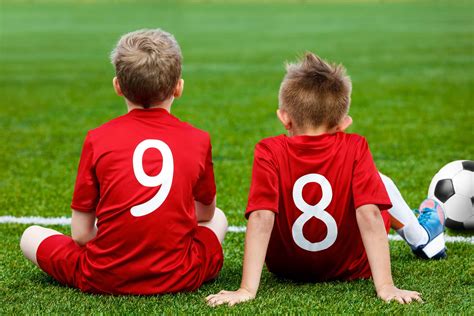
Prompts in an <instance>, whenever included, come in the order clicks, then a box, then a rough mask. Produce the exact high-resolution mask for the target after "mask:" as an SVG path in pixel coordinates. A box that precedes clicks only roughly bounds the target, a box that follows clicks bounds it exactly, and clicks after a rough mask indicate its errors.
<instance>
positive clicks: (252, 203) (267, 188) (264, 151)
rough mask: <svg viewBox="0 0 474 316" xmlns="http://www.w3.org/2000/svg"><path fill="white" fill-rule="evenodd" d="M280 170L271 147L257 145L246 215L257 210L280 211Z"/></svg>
mask: <svg viewBox="0 0 474 316" xmlns="http://www.w3.org/2000/svg"><path fill="white" fill-rule="evenodd" d="M278 202H279V192H278V171H277V167H276V164H275V162H274V160H273V154H272V152H271V151H270V149H269V148H268V147H267V146H266V145H265V144H262V143H258V144H257V146H255V153H254V161H253V170H252V183H251V185H250V193H249V198H248V203H247V209H246V211H245V216H246V217H247V218H248V216H249V215H250V213H251V212H253V211H256V210H269V211H273V212H275V213H278Z"/></svg>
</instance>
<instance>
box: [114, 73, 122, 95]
mask: <svg viewBox="0 0 474 316" xmlns="http://www.w3.org/2000/svg"><path fill="white" fill-rule="evenodd" d="M112 85H113V86H114V90H115V93H117V95H118V96H119V97H122V96H123V92H122V88H120V84H119V82H118V79H117V77H114V79H112Z"/></svg>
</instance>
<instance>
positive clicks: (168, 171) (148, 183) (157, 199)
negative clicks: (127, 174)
mask: <svg viewBox="0 0 474 316" xmlns="http://www.w3.org/2000/svg"><path fill="white" fill-rule="evenodd" d="M150 148H155V149H158V150H159V151H160V153H161V155H162V156H163V166H162V168H161V171H160V173H159V174H157V175H156V176H152V177H150V176H149V175H147V174H146V173H145V170H143V154H144V153H145V151H146V150H147V149H150ZM133 172H134V173H135V177H136V178H137V180H138V182H140V184H141V185H143V186H145V187H150V188H155V187H157V186H159V185H161V188H160V189H159V190H158V192H156V195H155V196H154V197H152V198H151V199H150V200H148V201H146V202H145V203H143V204H139V205H136V206H134V207H132V208H131V209H130V212H131V213H132V215H133V216H137V217H138V216H144V215H147V214H150V213H151V212H153V211H155V210H156V209H158V208H159V207H160V206H161V204H163V202H164V201H165V199H166V197H167V196H168V194H169V193H170V189H171V183H172V182H173V172H174V163H173V154H172V153H171V149H170V148H169V146H168V145H166V143H164V142H162V141H161V140H157V139H146V140H144V141H142V142H141V143H140V144H138V146H137V148H135V151H134V152H133Z"/></svg>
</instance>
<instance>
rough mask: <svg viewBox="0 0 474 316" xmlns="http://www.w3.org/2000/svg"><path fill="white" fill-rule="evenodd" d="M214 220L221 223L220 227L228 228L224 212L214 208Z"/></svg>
mask: <svg viewBox="0 0 474 316" xmlns="http://www.w3.org/2000/svg"><path fill="white" fill-rule="evenodd" d="M214 218H215V219H216V220H218V221H219V222H221V223H222V225H224V226H225V227H227V226H229V223H228V222H227V217H226V216H225V214H224V212H223V211H222V210H221V209H220V208H218V207H216V210H215V211H214Z"/></svg>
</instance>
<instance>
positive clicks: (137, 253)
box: [20, 29, 227, 295]
mask: <svg viewBox="0 0 474 316" xmlns="http://www.w3.org/2000/svg"><path fill="white" fill-rule="evenodd" d="M181 60H182V57H181V50H180V48H179V46H178V43H177V42H176V40H175V39H174V37H173V36H172V35H171V34H169V33H167V32H164V31H162V30H160V29H155V30H139V31H136V32H132V33H129V34H126V35H124V36H123V37H122V38H121V39H120V40H119V42H118V44H117V46H116V48H115V49H114V51H113V52H112V63H113V64H114V66H115V70H116V77H114V78H113V86H114V89H115V92H116V93H117V94H118V95H119V96H123V97H124V99H125V102H126V104H127V109H128V113H127V114H125V115H123V116H120V117H118V118H116V119H114V120H112V121H110V122H108V123H105V124H104V125H102V126H100V127H98V128H96V129H94V130H91V131H89V132H88V134H87V136H86V139H85V142H84V146H83V150H82V155H81V160H80V163H79V170H78V175H77V180H76V186H75V189H74V196H73V199H72V204H71V208H72V223H71V231H72V237H69V236H65V235H63V234H61V233H59V232H57V231H55V230H52V229H48V228H43V227H39V226H31V227H29V228H27V229H26V230H25V232H24V233H23V236H22V238H21V242H20V246H21V249H22V251H23V253H24V255H25V256H26V258H28V259H29V260H31V261H32V262H33V263H35V264H36V265H38V266H39V267H40V268H41V269H42V270H43V271H45V272H46V273H48V274H49V275H51V276H52V277H53V278H55V279H56V280H57V281H59V282H60V283H63V284H65V285H68V286H72V287H75V288H79V289H80V290H82V291H84V292H91V293H102V294H140V295H150V294H161V293H173V292H179V291H192V290H195V289H197V288H198V287H200V286H201V284H202V283H203V282H206V281H208V280H210V279H213V278H215V277H216V276H217V274H218V273H219V271H220V269H221V267H222V264H223V254H222V247H221V242H222V240H223V239H224V235H225V232H226V230H227V220H226V217H225V215H224V213H223V212H222V211H221V210H219V209H218V208H216V186H215V182H214V173H213V164H212V153H211V142H210V137H209V134H208V133H206V132H204V131H201V130H199V129H197V128H194V127H193V126H191V125H189V124H187V123H184V122H181V121H180V120H179V119H178V118H176V117H174V116H173V115H171V113H170V111H171V105H172V103H173V100H174V99H175V98H179V97H180V96H181V94H182V92H183V87H184V81H183V79H182V78H181ZM96 221H97V225H96Z"/></svg>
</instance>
